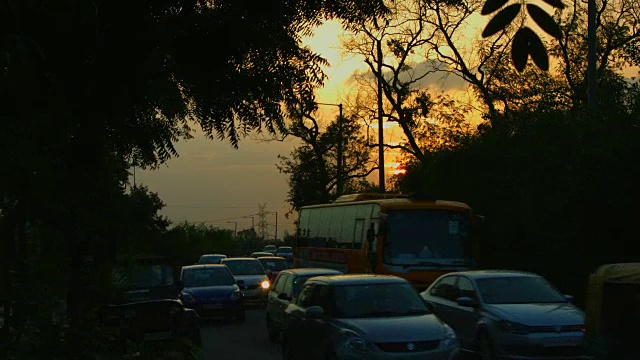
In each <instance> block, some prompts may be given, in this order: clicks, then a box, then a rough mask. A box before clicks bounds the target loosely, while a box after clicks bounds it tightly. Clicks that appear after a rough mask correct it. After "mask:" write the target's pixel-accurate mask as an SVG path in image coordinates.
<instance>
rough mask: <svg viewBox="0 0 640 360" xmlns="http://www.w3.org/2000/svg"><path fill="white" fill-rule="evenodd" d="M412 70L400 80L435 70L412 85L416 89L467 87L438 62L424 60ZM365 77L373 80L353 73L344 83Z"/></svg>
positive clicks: (367, 75)
mask: <svg viewBox="0 0 640 360" xmlns="http://www.w3.org/2000/svg"><path fill="white" fill-rule="evenodd" d="M411 67H412V69H411V70H410V71H408V72H405V73H403V74H401V76H400V79H401V80H403V81H406V80H409V79H410V77H413V78H417V77H420V76H422V75H423V74H425V73H426V72H428V71H433V70H436V71H435V72H433V73H431V74H428V75H427V76H425V77H423V78H422V79H420V80H418V81H417V82H416V83H415V84H414V88H418V89H433V90H442V91H449V90H463V89H465V88H466V87H467V85H468V84H467V82H466V81H464V80H462V79H461V78H460V77H459V76H456V75H453V74H451V72H450V71H449V70H450V69H449V68H448V65H447V64H445V63H443V62H441V61H439V60H425V61H422V62H420V63H417V64H412V65H411ZM389 76H391V75H390V73H389V72H387V73H386V74H385V77H387V78H388V77H389ZM362 77H365V78H367V79H370V80H372V81H373V80H374V79H375V78H374V76H373V74H371V73H370V72H368V71H358V70H356V71H354V72H353V73H352V74H351V76H350V77H349V78H348V79H347V81H346V83H353V82H354V81H356V79H357V78H362Z"/></svg>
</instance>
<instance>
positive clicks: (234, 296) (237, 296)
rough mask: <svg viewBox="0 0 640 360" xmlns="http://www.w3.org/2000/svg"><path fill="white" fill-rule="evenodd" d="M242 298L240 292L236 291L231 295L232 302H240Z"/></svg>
mask: <svg viewBox="0 0 640 360" xmlns="http://www.w3.org/2000/svg"><path fill="white" fill-rule="evenodd" d="M241 297H242V292H240V290H235V291H234V292H232V293H231V300H238V299H240V298H241Z"/></svg>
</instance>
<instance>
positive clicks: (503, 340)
mask: <svg viewBox="0 0 640 360" xmlns="http://www.w3.org/2000/svg"><path fill="white" fill-rule="evenodd" d="M420 295H421V296H422V298H423V299H424V300H425V301H426V302H427V303H428V304H429V305H430V306H431V307H432V309H433V311H434V312H435V314H436V315H438V317H440V318H441V319H442V320H444V321H445V322H446V323H447V324H448V325H449V326H451V327H452V328H453V329H454V330H455V331H456V334H457V336H458V339H459V340H460V342H461V344H462V348H463V350H466V351H468V352H476V353H477V355H478V357H479V358H480V359H497V358H500V359H503V358H506V359H521V360H528V359H531V360H533V359H536V360H543V359H559V358H562V359H587V358H588V357H586V356H585V354H584V347H583V339H584V330H585V328H584V326H585V319H584V313H583V312H582V311H581V310H580V309H578V308H577V307H576V306H574V305H573V304H572V303H571V300H572V297H571V296H569V295H562V294H561V293H560V292H559V291H558V290H556V289H555V288H554V287H553V286H552V285H551V284H550V283H549V282H548V281H547V280H545V279H544V278H543V277H541V276H539V275H536V274H532V273H526V272H520V271H507V270H478V271H465V272H457V273H450V274H446V275H442V276H441V277H439V278H438V279H437V280H436V281H435V282H434V283H433V284H432V285H431V286H430V287H429V288H428V289H427V290H425V291H424V292H422V293H421V294H420Z"/></svg>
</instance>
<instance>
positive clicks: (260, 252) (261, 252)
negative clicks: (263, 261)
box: [251, 251, 273, 256]
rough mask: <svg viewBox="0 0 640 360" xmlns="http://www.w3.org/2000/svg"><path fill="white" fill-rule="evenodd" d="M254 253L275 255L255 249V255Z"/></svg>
mask: <svg viewBox="0 0 640 360" xmlns="http://www.w3.org/2000/svg"><path fill="white" fill-rule="evenodd" d="M253 254H269V255H271V256H273V254H272V253H270V252H266V251H254V252H252V253H251V255H253Z"/></svg>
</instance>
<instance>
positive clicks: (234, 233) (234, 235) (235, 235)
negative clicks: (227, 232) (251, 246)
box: [227, 221, 238, 240]
mask: <svg viewBox="0 0 640 360" xmlns="http://www.w3.org/2000/svg"><path fill="white" fill-rule="evenodd" d="M227 222H228V223H229V224H236V226H235V229H234V230H233V240H237V239H238V222H237V221H227Z"/></svg>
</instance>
